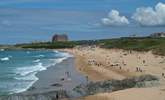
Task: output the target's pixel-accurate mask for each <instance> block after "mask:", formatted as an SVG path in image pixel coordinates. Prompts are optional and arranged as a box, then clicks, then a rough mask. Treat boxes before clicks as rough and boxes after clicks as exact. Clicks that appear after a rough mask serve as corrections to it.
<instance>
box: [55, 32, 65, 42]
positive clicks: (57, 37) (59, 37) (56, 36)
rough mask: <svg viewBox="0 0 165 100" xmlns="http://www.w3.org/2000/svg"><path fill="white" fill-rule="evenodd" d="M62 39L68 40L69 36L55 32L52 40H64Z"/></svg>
mask: <svg viewBox="0 0 165 100" xmlns="http://www.w3.org/2000/svg"><path fill="white" fill-rule="evenodd" d="M62 41H68V36H67V35H66V34H55V35H54V36H53V37H52V42H62Z"/></svg>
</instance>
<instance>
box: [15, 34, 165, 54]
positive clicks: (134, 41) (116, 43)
mask: <svg viewBox="0 0 165 100" xmlns="http://www.w3.org/2000/svg"><path fill="white" fill-rule="evenodd" d="M80 45H81V46H82V45H98V46H100V47H102V48H108V49H111V48H118V49H125V50H135V51H149V50H152V51H153V53H155V54H159V55H165V38H147V37H146V38H145V37H144V38H118V39H102V40H83V41H68V42H54V43H51V42H41V43H31V44H20V45H16V47H21V48H33V49H38V48H46V49H60V48H73V47H75V46H80Z"/></svg>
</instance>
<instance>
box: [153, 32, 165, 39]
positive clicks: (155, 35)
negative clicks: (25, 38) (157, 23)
mask: <svg viewBox="0 0 165 100" xmlns="http://www.w3.org/2000/svg"><path fill="white" fill-rule="evenodd" d="M150 37H153V38H160V37H165V32H160V33H153V34H151V35H150Z"/></svg>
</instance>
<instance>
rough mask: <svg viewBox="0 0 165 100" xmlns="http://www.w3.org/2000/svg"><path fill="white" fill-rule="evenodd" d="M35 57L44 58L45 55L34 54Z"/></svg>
mask: <svg viewBox="0 0 165 100" xmlns="http://www.w3.org/2000/svg"><path fill="white" fill-rule="evenodd" d="M34 57H36V58H43V57H45V56H44V55H37V56H34Z"/></svg>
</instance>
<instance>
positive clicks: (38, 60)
mask: <svg viewBox="0 0 165 100" xmlns="http://www.w3.org/2000/svg"><path fill="white" fill-rule="evenodd" d="M40 61H41V60H40V59H37V60H34V61H33V62H34V63H37V62H40Z"/></svg>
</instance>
